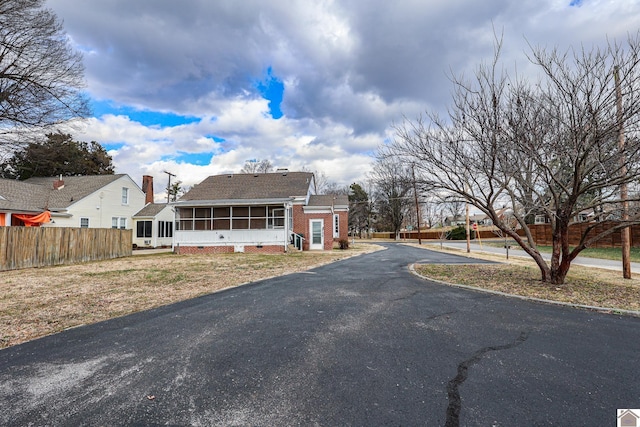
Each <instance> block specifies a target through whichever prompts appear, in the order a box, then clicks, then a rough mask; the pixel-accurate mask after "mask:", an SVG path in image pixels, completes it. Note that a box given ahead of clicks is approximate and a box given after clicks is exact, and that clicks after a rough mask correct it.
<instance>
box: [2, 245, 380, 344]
mask: <svg viewBox="0 0 640 427" xmlns="http://www.w3.org/2000/svg"><path fill="white" fill-rule="evenodd" d="M380 248H381V247H380V246H376V245H367V244H357V245H355V247H353V246H352V247H351V248H350V249H348V250H346V251H340V250H335V251H332V252H302V253H301V252H297V253H291V254H276V255H257V254H228V255H174V254H171V253H165V254H157V255H136V256H131V257H127V258H120V259H114V260H109V261H100V262H92V263H86V264H78V265H69V266H59V267H47V268H33V269H25V270H15V271H4V272H2V273H1V274H2V275H1V276H0V277H1V279H0V348H4V347H8V346H11V345H15V344H19V343H22V342H25V341H29V340H32V339H34V338H39V337H42V336H45V335H49V334H52V333H55V332H59V331H62V330H64V329H67V328H71V327H74V326H78V325H83V324H89V323H95V322H99V321H101V320H106V319H110V318H113V317H117V316H123V315H126V314H130V313H134V312H137V311H141V310H147V309H150V308H154V307H158V306H161V305H166V304H170V303H173V302H177V301H182V300H186V299H189V298H193V297H197V296H200V295H205V294H209V293H212V292H215V291H218V290H220V289H224V288H228V287H232V286H238V285H240V284H243V283H247V282H252V281H256V280H260V279H264V278H268V277H273V276H280V275H284V274H289V273H293V272H297V271H303V270H308V269H310V268H313V267H317V266H319V265H323V264H327V263H330V262H333V261H337V260H340V259H344V258H348V257H351V256H354V255H359V254H362V253H366V252H372V251H375V250H378V249H380Z"/></svg>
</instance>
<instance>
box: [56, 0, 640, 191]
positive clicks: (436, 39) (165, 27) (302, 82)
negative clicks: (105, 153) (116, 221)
mask: <svg viewBox="0 0 640 427" xmlns="http://www.w3.org/2000/svg"><path fill="white" fill-rule="evenodd" d="M47 5H48V6H49V7H51V8H53V9H54V11H56V12H57V13H58V15H59V16H60V17H61V18H62V19H63V20H64V23H65V28H66V29H67V31H68V33H69V35H70V37H71V38H72V40H73V42H74V43H75V44H76V46H77V47H78V48H79V49H80V50H82V51H83V52H85V63H86V68H87V80H88V84H89V86H88V91H89V93H90V95H91V96H93V97H94V98H96V99H110V100H113V101H115V102H116V103H118V104H122V105H129V106H136V107H138V108H143V109H149V110H154V111H170V112H175V113H176V114H184V115H191V116H194V117H197V118H199V119H200V121H199V122H195V123H190V124H186V125H181V126H175V127H150V126H144V125H142V124H140V123H136V122H135V121H132V120H131V119H128V118H127V117H123V116H109V115H105V116H103V117H100V118H96V119H92V120H90V121H89V122H88V123H87V125H86V127H85V128H84V130H83V131H82V132H81V133H77V132H74V136H75V137H76V138H77V139H84V140H92V139H93V140H96V141H98V142H100V143H103V144H104V143H124V144H125V145H124V146H123V147H122V148H120V149H117V150H115V151H114V152H113V154H114V163H115V165H116V167H117V169H118V171H119V172H126V173H129V174H131V175H132V176H134V177H135V178H136V180H137V181H139V179H138V177H140V176H141V175H142V174H143V173H152V174H153V175H154V176H155V177H156V179H157V180H159V179H161V178H162V177H163V176H164V175H163V170H165V169H167V170H171V171H172V172H173V173H177V174H178V175H179V179H180V180H182V181H183V182H184V183H185V184H187V185H192V184H194V183H196V182H198V181H199V180H201V179H203V178H204V177H206V176H207V175H210V174H213V173H222V172H229V171H237V170H239V169H240V168H241V167H242V164H243V163H244V161H245V160H247V159H251V158H259V159H263V158H268V159H270V160H272V162H273V163H274V164H275V165H277V166H290V167H292V168H300V167H303V166H306V167H308V168H310V169H318V170H322V171H324V172H325V173H326V174H327V175H328V176H329V177H330V179H333V180H336V181H339V182H341V183H345V184H348V183H350V182H351V181H355V180H359V179H363V178H364V176H365V174H366V172H367V170H368V167H369V165H370V164H371V158H370V157H369V154H370V153H371V152H372V151H373V150H374V149H375V148H376V146H377V145H378V144H380V143H382V142H383V141H384V140H385V139H388V138H390V137H392V131H391V125H392V123H393V122H394V121H395V122H398V121H401V120H402V117H403V115H406V116H407V117H409V118H414V117H415V116H416V115H417V114H418V113H420V112H421V111H424V110H425V109H426V108H435V109H438V110H443V109H444V108H445V106H446V104H447V102H448V100H449V98H450V91H451V85H450V81H449V80H448V77H447V75H448V73H450V72H453V73H455V74H460V73H467V74H469V73H470V72H471V71H472V69H473V67H474V66H475V65H476V64H478V63H479V62H480V61H481V60H486V59H488V58H490V57H491V54H492V49H493V43H494V29H495V31H496V32H497V33H498V34H500V33H504V48H503V59H504V62H505V64H506V65H507V67H512V66H513V65H514V64H518V70H519V72H521V73H530V72H533V71H535V70H534V67H532V66H531V64H529V63H528V62H527V60H526V57H525V56H524V52H525V51H527V50H528V47H527V43H531V44H532V45H534V46H547V47H553V46H556V45H558V46H559V47H560V48H561V49H566V48H568V47H569V46H570V45H574V46H579V45H580V44H581V43H582V44H585V46H587V47H588V46H590V45H591V44H593V43H596V44H600V45H602V44H604V43H605V42H606V39H607V37H609V38H610V39H614V38H615V39H618V40H624V39H625V38H626V36H627V34H628V33H632V34H635V32H636V31H638V28H640V2H638V1H637V0H616V1H609V0H584V1H582V3H581V5H580V6H579V7H575V6H574V7H572V6H570V0H541V1H536V2H533V1H520V2H514V1H510V0H495V1H492V2H469V1H468V0H430V1H424V0H400V1H396V2H388V1H383V0H374V1H371V2H340V1H337V0H321V1H316V2H309V1H306V0H293V1H290V0H287V1H285V0H273V1H270V2H263V1H258V0H246V1H241V2H222V1H213V2H212V1H207V0H192V1H189V2H186V3H184V2H175V1H169V0H136V1H135V2H131V1H125V0H109V1H107V0H93V1H91V2H78V1H75V0H49V2H48V3H47ZM267 67H272V70H273V75H275V76H276V77H277V78H279V79H281V80H282V81H283V82H284V85H285V94H284V101H283V103H282V106H281V108H282V111H283V113H284V116H283V117H282V118H280V119H278V120H274V119H272V118H271V117H270V116H269V113H268V108H269V107H268V101H266V100H264V99H262V98H261V97H260V95H259V94H258V93H257V92H256V89H255V80H256V79H258V80H259V79H261V78H262V77H263V76H264V73H265V70H266V69H267ZM214 135H215V136H216V137H219V138H224V139H225V142H223V143H216V142H214V141H213V139H212V138H211V137H212V136H214ZM202 152H213V153H214V154H215V155H214V156H213V158H212V160H211V164H209V165H200V166H198V165H191V164H189V163H179V162H177V161H176V159H179V157H177V156H178V153H202Z"/></svg>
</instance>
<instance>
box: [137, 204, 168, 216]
mask: <svg viewBox="0 0 640 427" xmlns="http://www.w3.org/2000/svg"><path fill="white" fill-rule="evenodd" d="M166 207H167V204H166V203H148V204H147V205H146V206H145V207H144V208H142V209H140V210H139V211H138V212H137V213H136V214H135V215H134V216H133V217H134V218H135V217H141V216H146V217H152V216H156V215H158V214H159V213H160V211H162V209H164V208H166Z"/></svg>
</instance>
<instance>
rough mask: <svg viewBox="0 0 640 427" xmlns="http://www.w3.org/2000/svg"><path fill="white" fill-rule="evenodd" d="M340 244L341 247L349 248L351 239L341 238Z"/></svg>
mask: <svg viewBox="0 0 640 427" xmlns="http://www.w3.org/2000/svg"><path fill="white" fill-rule="evenodd" d="M338 244H339V245H340V249H349V240H347V239H340V240H339V241H338Z"/></svg>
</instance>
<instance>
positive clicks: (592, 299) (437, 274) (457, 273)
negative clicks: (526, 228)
mask: <svg viewBox="0 0 640 427" xmlns="http://www.w3.org/2000/svg"><path fill="white" fill-rule="evenodd" d="M429 249H434V250H435V249H437V248H435V247H431V246H430V247H429ZM438 250H439V249H438ZM448 252H449V251H448ZM450 252H451V253H455V254H457V255H461V254H462V253H461V252H460V251H456V250H451V251H450ZM465 255H466V253H465ZM471 256H472V257H473V258H481V259H486V260H490V261H497V262H500V263H501V264H493V265H478V264H476V265H472V264H469V265H441V264H440V265H439V264H431V265H416V266H415V269H416V272H418V273H419V274H420V275H422V276H425V277H429V278H432V279H436V280H440V281H443V282H447V283H455V284H461V285H469V286H475V287H478V288H483V289H490V290H494V291H500V292H505V293H508V294H513V295H520V296H525V297H532V298H541V299H545V300H552V301H560V302H566V303H571V304H579V305H586V306H591V307H603V308H610V309H612V311H616V310H631V311H640V278H639V277H638V275H635V276H634V277H633V278H632V279H631V280H625V279H623V278H622V272H618V271H610V270H604V269H598V268H588V267H582V266H577V265H574V266H572V267H571V269H570V270H569V274H568V277H567V280H566V281H565V283H564V284H563V285H561V286H556V285H550V284H547V283H543V282H541V281H540V270H539V269H538V267H537V266H536V265H535V263H534V262H533V261H530V260H527V259H524V258H514V257H511V259H510V260H509V261H508V263H507V262H506V260H505V258H504V256H497V255H490V254H486V253H473V254H472V255H471Z"/></svg>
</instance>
